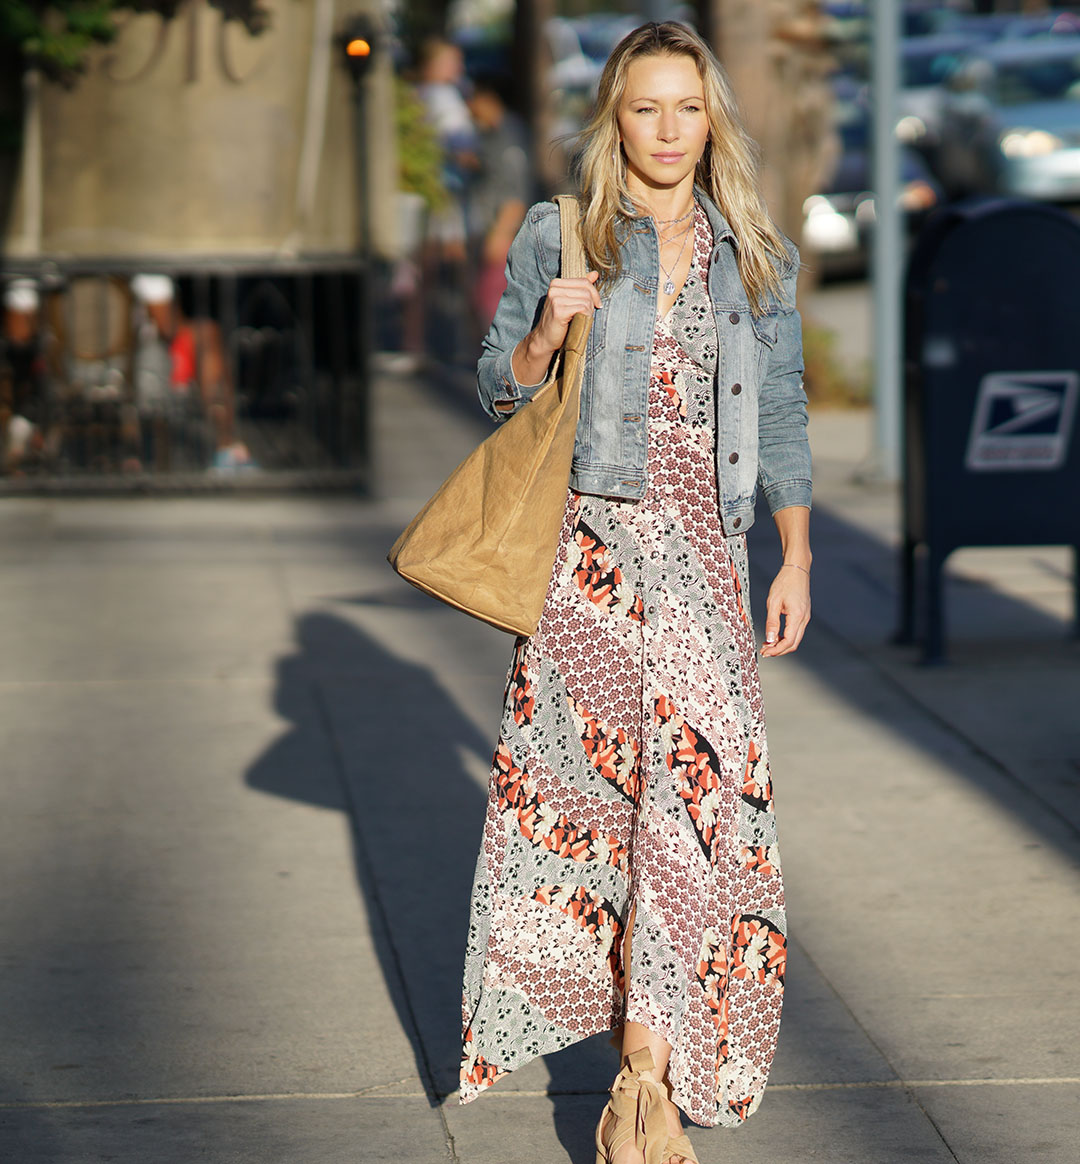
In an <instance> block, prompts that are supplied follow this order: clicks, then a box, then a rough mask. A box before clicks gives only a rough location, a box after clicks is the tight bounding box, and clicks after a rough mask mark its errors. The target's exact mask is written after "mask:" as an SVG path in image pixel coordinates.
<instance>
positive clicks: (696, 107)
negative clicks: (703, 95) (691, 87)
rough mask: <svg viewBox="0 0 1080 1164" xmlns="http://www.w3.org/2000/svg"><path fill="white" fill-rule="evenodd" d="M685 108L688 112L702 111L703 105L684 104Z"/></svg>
mask: <svg viewBox="0 0 1080 1164" xmlns="http://www.w3.org/2000/svg"><path fill="white" fill-rule="evenodd" d="M683 109H684V110H685V111H686V112H687V113H700V112H701V106H700V105H684V106H683Z"/></svg>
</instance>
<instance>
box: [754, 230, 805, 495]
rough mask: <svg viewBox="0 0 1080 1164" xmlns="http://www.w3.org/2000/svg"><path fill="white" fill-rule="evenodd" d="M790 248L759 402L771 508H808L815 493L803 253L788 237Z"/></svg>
mask: <svg viewBox="0 0 1080 1164" xmlns="http://www.w3.org/2000/svg"><path fill="white" fill-rule="evenodd" d="M788 249H789V253H790V261H789V263H788V264H787V266H786V267H785V270H784V276H783V302H781V303H779V304H778V312H777V317H776V324H777V327H776V343H775V344H774V345H773V347H772V351H771V352H770V354H769V362H768V367H767V369H766V372H765V379H764V382H763V383H762V386H761V395H760V398H759V401H758V485H759V487H760V489H761V491H762V493H763V494H764V495H765V500H766V502H767V503H768V506H769V512H770V513H775V512H776V511H777V510H778V509H784V508H786V507H787V506H789V505H805V506H807V507H808V508H809V506H810V497H811V478H812V472H811V460H810V442H809V440H808V439H807V435H806V423H807V415H806V392H805V391H804V390H803V355H802V320H801V318H800V316H799V312H798V310H797V309H796V308H795V306H794V304H795V283H796V280H797V279H798V275H799V252H798V249H797V248H796V247H795V245H794V243H791V242H790V241H788Z"/></svg>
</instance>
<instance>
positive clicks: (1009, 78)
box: [994, 51, 1080, 105]
mask: <svg viewBox="0 0 1080 1164" xmlns="http://www.w3.org/2000/svg"><path fill="white" fill-rule="evenodd" d="M994 99H995V100H996V101H997V103H998V105H1026V104H1028V103H1029V102H1033V101H1080V51H1078V52H1077V54H1076V55H1075V56H1072V57H1044V58H1042V59H1041V60H1038V59H1035V60H1027V61H1010V62H1008V63H1004V62H1002V63H1000V64H999V65H998V67H997V70H996V75H995V77H994Z"/></svg>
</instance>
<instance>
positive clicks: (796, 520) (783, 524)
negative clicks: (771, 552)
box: [773, 505, 813, 570]
mask: <svg viewBox="0 0 1080 1164" xmlns="http://www.w3.org/2000/svg"><path fill="white" fill-rule="evenodd" d="M773 521H775V522H776V528H777V530H778V531H779V533H780V548H781V550H782V552H783V557H784V562H785V563H786V564H788V565H791V566H800V567H801V568H802V569H804V570H809V569H810V562H811V560H812V558H813V555H812V554H811V553H810V510H809V509H808V508H807V507H806V506H805V505H788V506H785V507H784V508H783V509H778V510H777V511H776V512H775V513H774V514H773Z"/></svg>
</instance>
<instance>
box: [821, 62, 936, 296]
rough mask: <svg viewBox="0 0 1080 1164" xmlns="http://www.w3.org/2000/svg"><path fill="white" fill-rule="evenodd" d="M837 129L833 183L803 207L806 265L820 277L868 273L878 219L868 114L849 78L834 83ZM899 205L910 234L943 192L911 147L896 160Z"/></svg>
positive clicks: (859, 90) (861, 94)
mask: <svg viewBox="0 0 1080 1164" xmlns="http://www.w3.org/2000/svg"><path fill="white" fill-rule="evenodd" d="M834 91H835V93H836V100H835V104H834V116H835V119H836V120H835V128H836V132H837V135H838V136H839V139H840V153H839V158H838V160H837V164H836V168H835V170H834V172H833V175H832V177H831V179H830V180H829V181H828V182H826V183H825V184H824V186H823V188H822V189H821V191H820V192H819V193H817V194H812V195H811V196H810V197H809V198H807V199H806V201H805V202H804V203H803V232H802V242H803V246H804V248H805V249H806V251H807V252H808V254H807V262H808V263H809V264H810V265H811V266H813V267H815V268H816V269H817V270H818V271H820V272H821V273H822V274H823V275H859V274H862V273H863V272H864V271H865V270H866V264H867V259H868V257H869V250H870V236H871V233H872V231H873V226H874V220H875V218H876V217H877V214H876V205H875V199H874V194H873V193H872V192H871V189H870V178H871V174H870V113H869V108H868V105H867V102H866V99H865V88H864V87H862V86H857V85H856V84H854V83H853V81H852V79H851V78H848V77H845V78H842V79H841V80H840V81H839V83H834ZM900 181H901V188H900V192H899V195H898V199H899V203H900V206H901V207H902V208H903V209H904V211H905V212H906V218H907V226H908V231H909V234H913V233H915V232H916V231H917V230H918V229H919V227H920V226H921V225H922V223H923V221H924V220H925V218H926V216H927V215H928V214H929V213H930V211H931V210H933V209H934V208H935V207H936V206H938V205H939V204H940V202H941V200H942V190H941V187H940V186H939V185H938V183H937V181H936V179H935V178H934V177H933V175H932V174H931V172H930V170H929V168H928V166H927V164H926V162H925V161H924V160H923V158H922V157H921V156H920V155H919V154H918V153H917V152H916V151H915V150H913V149H911V148H910V147H907V146H905V147H902V149H901V157H900Z"/></svg>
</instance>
